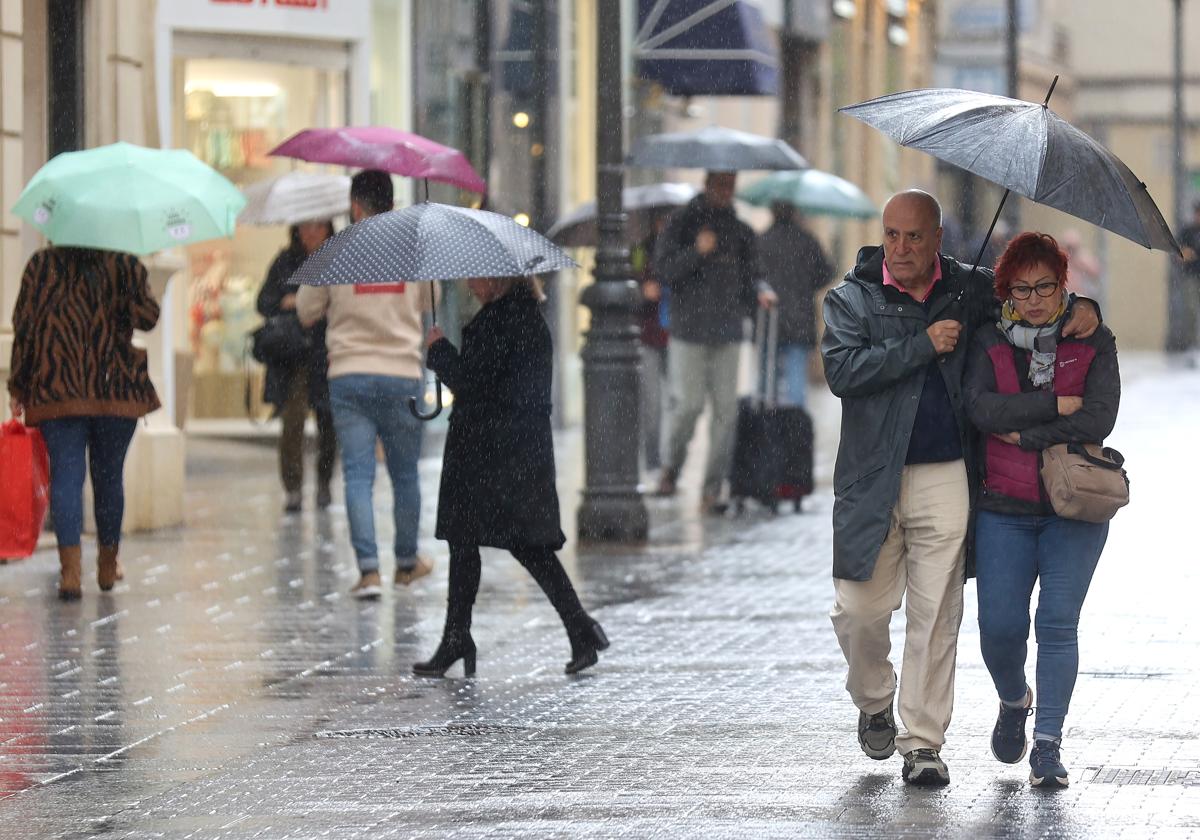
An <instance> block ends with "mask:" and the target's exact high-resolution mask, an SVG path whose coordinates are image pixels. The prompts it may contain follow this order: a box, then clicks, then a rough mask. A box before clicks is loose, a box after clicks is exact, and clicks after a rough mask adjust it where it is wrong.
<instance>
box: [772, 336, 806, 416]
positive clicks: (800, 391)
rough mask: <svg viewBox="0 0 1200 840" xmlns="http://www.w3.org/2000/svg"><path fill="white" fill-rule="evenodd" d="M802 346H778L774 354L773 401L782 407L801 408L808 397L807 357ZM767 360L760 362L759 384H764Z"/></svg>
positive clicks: (804, 347)
mask: <svg viewBox="0 0 1200 840" xmlns="http://www.w3.org/2000/svg"><path fill="white" fill-rule="evenodd" d="M811 350H812V348H810V347H807V346H805V345H803V344H780V345H779V350H778V352H777V353H776V354H775V401H776V404H778V405H782V406H796V405H798V406H803V405H804V402H805V400H806V399H807V397H808V355H809V352H810V351H811ZM766 373H767V359H766V358H765V357H764V358H763V360H762V369H761V370H760V371H759V376H760V377H762V378H761V379H760V380H759V381H760V383H765V382H766Z"/></svg>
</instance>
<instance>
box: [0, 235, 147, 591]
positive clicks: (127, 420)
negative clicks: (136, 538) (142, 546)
mask: <svg viewBox="0 0 1200 840" xmlns="http://www.w3.org/2000/svg"><path fill="white" fill-rule="evenodd" d="M156 323H158V302H157V301H155V300H154V298H153V296H152V295H151V293H150V284H149V279H148V276H147V273H146V268H145V266H143V265H142V263H141V262H140V261H139V260H138V259H137V257H135V256H133V255H132V254H124V253H117V252H114V251H98V250H93V249H90V248H59V247H50V248H44V249H42V250H40V251H38V252H37V253H35V254H34V255H33V256H32V257H30V258H29V262H28V263H27V264H26V265H25V273H24V274H23V275H22V277H21V290H20V292H19V294H18V296H17V302H16V307H15V308H14V310H13V346H12V364H11V366H10V371H11V374H10V377H9V380H8V392H9V394H10V401H9V406H10V408H11V410H12V414H13V416H14V417H20V416H21V415H22V414H24V416H25V422H26V423H28V424H29V425H31V426H37V427H38V429H39V430H40V431H41V433H42V437H43V438H44V439H45V441H46V449H47V451H48V452H49V455H50V509H51V511H52V512H53V517H54V532H55V537H56V538H57V539H58V559H59V566H60V577H59V583H58V595H59V597H60V598H62V599H63V600H74V599H76V598H79V597H80V596H81V595H82V580H81V576H82V569H81V566H82V561H81V557H82V553H81V545H80V544H81V541H82V537H81V534H82V531H83V482H84V473H85V470H90V472H91V477H92V492H93V496H94V501H95V515H96V530H97V537H98V541H99V558H98V561H97V570H96V582H97V583H98V584H99V586H100V589H101V590H102V591H105V592H107V591H108V590H110V589H112V588H113V586H114V585H115V583H116V582H117V581H118V580H120V579H121V578H122V577H123V576H124V573H123V570H122V568H121V564H120V560H119V557H118V552H119V548H120V543H121V520H122V519H123V517H124V514H125V487H124V466H125V454H126V452H127V451H128V449H129V443H130V441H131V440H132V439H133V433H134V429H135V427H136V424H137V418H138V417H142V416H143V415H146V414H149V413H150V412H151V411H154V410H155V409H156V408H158V407H159V402H158V395H157V394H156V393H155V391H154V385H153V384H152V383H151V382H150V374H149V371H148V369H147V366H146V351H145V350H142V349H140V348H138V347H135V346H134V345H133V331H134V330H150V329H153V328H154V325H155V324H156Z"/></svg>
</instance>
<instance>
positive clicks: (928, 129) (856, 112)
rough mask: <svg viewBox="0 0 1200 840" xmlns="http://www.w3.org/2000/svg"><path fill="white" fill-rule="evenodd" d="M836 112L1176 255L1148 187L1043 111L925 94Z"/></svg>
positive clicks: (998, 99)
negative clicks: (1147, 189)
mask: <svg viewBox="0 0 1200 840" xmlns="http://www.w3.org/2000/svg"><path fill="white" fill-rule="evenodd" d="M1051 90H1053V88H1051ZM1048 99H1049V97H1047V100H1048ZM840 110H841V111H842V112H843V113H845V114H849V115H850V116H852V117H854V118H855V119H859V120H862V121H863V122H865V123H866V124H867V125H869V126H872V127H874V128H877V129H879V130H880V131H882V132H883V133H884V134H886V135H887V136H889V137H891V138H892V139H893V140H895V141H896V142H897V143H899V144H900V145H901V146H907V147H909V148H913V149H919V150H921V151H923V152H926V153H927V154H930V155H933V156H934V157H936V158H937V159H939V160H944V161H946V162H947V163H951V164H954V165H955V166H958V167H960V168H962V169H965V170H966V171H968V172H971V173H973V174H975V175H978V176H980V177H981V178H986V179H987V180H989V181H991V182H993V183H995V184H999V185H1000V186H1002V187H1004V188H1006V189H1008V190H1011V191H1012V192H1015V193H1017V194H1018V195H1023V196H1025V197H1026V198H1028V199H1031V200H1033V201H1036V202H1037V203H1039V204H1044V205H1046V206H1047V207H1053V208H1055V209H1056V210H1061V211H1063V212H1064V213H1069V214H1070V215H1072V216H1075V217H1077V218H1080V219H1083V220H1084V221H1087V222H1091V223H1092V224H1094V225H1098V226H1099V227H1102V228H1104V229H1105V230H1110V231H1112V232H1113V233H1115V234H1117V235H1119V236H1123V237H1125V238H1126V239H1129V240H1132V241H1133V242H1136V243H1138V244H1139V245H1142V246H1144V247H1146V248H1156V249H1158V250H1160V251H1169V252H1171V253H1179V246H1178V245H1177V244H1176V242H1175V238H1174V237H1173V236H1172V235H1171V230H1170V228H1169V227H1168V226H1167V223H1166V221H1165V220H1164V219H1163V217H1162V213H1160V212H1159V210H1158V207H1157V206H1155V204H1154V201H1153V199H1151V198H1150V194H1149V193H1148V192H1147V191H1146V185H1145V184H1144V183H1142V181H1141V180H1139V179H1138V177H1137V176H1136V175H1134V174H1133V173H1132V172H1130V171H1129V167H1127V166H1126V165H1125V164H1124V163H1122V162H1121V160H1120V159H1119V158H1117V156H1116V155H1114V154H1113V153H1112V152H1110V151H1108V149H1106V148H1104V147H1103V146H1101V145H1100V144H1099V143H1097V142H1096V141H1095V140H1093V139H1092V138H1091V137H1089V136H1088V135H1086V134H1084V133H1083V132H1082V131H1080V130H1079V129H1077V128H1075V127H1074V126H1072V125H1071V124H1070V123H1068V122H1066V121H1065V120H1063V119H1062V118H1061V117H1059V116H1058V115H1057V114H1055V113H1054V112H1053V111H1051V110H1050V109H1049V108H1048V107H1047V106H1046V105H1045V104H1041V105H1038V104H1034V103H1031V102H1024V101H1022V100H1019V99H1009V98H1008V97H1005V96H994V95H992V94H986V93H976V92H974V91H969V90H957V89H954V88H932V89H925V90H912V91H905V92H902V93H895V94H891V95H890V96H881V97H879V98H878V99H872V100H869V101H867V102H860V103H858V104H857V105H850V106H847V107H845V108H842V109H840Z"/></svg>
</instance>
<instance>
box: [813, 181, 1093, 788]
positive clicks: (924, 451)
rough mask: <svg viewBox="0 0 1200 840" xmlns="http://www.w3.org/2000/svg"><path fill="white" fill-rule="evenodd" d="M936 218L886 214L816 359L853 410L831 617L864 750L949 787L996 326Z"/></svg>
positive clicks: (918, 202)
mask: <svg viewBox="0 0 1200 840" xmlns="http://www.w3.org/2000/svg"><path fill="white" fill-rule="evenodd" d="M941 237H942V227H941V207H940V206H939V205H938V203H937V200H936V199H935V198H934V197H933V196H931V195H929V194H928V193H925V192H922V191H920V190H908V191H906V192H901V193H898V194H897V195H895V196H893V197H892V198H891V200H889V201H888V203H887V205H886V206H885V207H884V210H883V246H882V247H867V248H863V249H862V250H860V251H859V254H858V260H857V264H856V265H855V267H854V268H853V269H852V270H851V271H850V272H849V273H848V274H847V275H846V278H845V280H844V281H843V282H842V283H841V284H840V285H838V286H837V287H836V288H834V289H833V290H831V291H830V293H829V294H828V295H827V296H826V298H825V325H826V330H825V335H824V337H823V339H822V342H821V354H822V357H823V360H824V363H825V376H826V378H827V379H828V381H829V387H830V389H831V390H832V391H833V392H834V393H835V394H836V395H837V396H839V397H841V399H842V430H841V442H840V444H839V447H838V456H837V464H836V466H835V468H834V496H835V499H834V509H833V528H834V546H833V576H834V591H835V604H834V608H833V611H832V613H831V618H832V619H833V626H834V630H835V631H836V633H837V637H838V642H839V644H840V645H841V648H842V652H843V653H844V654H845V657H846V662H847V665H848V666H849V673H848V675H847V679H846V689H847V690H848V691H849V693H850V697H851V699H852V700H853V701H854V704H855V706H857V707H858V709H859V716H858V739H859V745H860V746H861V747H862V750H863V752H864V753H866V754H867V755H868V756H870V757H871V758H874V759H880V760H883V759H886V758H888V757H889V756H891V755H892V754H894V753H895V752H896V750H897V749H899V750H900V752H901V753H902V754H903V755H904V766H903V769H902V771H901V776H902V777H903V779H904V780H905V781H907V782H909V783H912V784H946V783H948V782H949V781H950V774H949V771H948V770H947V769H946V765H945V762H944V761H942V758H941V755H940V753H941V749H942V745H943V743H944V742H945V733H946V728H947V727H948V726H949V725H950V714H951V710H952V707H953V701H954V664H955V655H956V647H957V642H958V628H959V623H960V622H961V620H962V608H963V595H962V587H963V582H964V579H965V576H966V546H967V540H968V531H969V525H970V520H971V503H970V500H971V488H972V487H973V486H974V481H973V479H974V474H975V459H974V437H975V435H974V432H973V431H972V430H971V428H970V427H969V425H968V420H967V417H966V411H965V408H964V405H963V393H962V378H963V370H964V363H965V358H966V350H967V348H968V346H969V345H970V339H971V334H972V332H973V331H974V330H975V329H976V328H978V327H980V326H982V325H984V324H987V323H990V322H992V321H994V320H995V317H996V302H995V296H994V293H993V290H992V284H993V277H992V272H991V271H990V270H988V269H980V270H978V271H977V272H976V273H975V274H974V276H972V275H971V272H970V267H969V266H965V265H962V264H961V263H959V262H958V261H957V260H954V259H952V258H950V257H947V256H945V255H943V254H940V253H939V249H940V246H941ZM1098 324H1099V318H1098V311H1097V310H1096V309H1095V307H1094V305H1090V303H1085V304H1084V305H1082V306H1076V307H1075V309H1074V312H1073V314H1072V317H1071V320H1070V321H1069V322H1068V324H1067V326H1066V328H1065V329H1064V334H1068V335H1070V334H1078V335H1080V336H1086V335H1090V334H1091V333H1092V332H1093V331H1094V330H1095V329H1096V326H1097V325H1098ZM902 601H903V602H904V604H905V610H906V619H907V629H906V635H905V643H904V659H903V667H902V673H901V676H900V680H899V712H900V720H901V722H902V724H903V725H904V727H905V730H904V731H903V732H900V733H897V730H896V724H895V720H894V717H893V713H892V704H893V702H894V700H895V698H896V694H897V679H896V672H895V670H894V669H893V666H892V663H891V661H890V659H889V654H890V651H891V641H890V636H889V625H890V622H891V616H892V613H893V612H895V611H896V610H897V609H899V608H900V604H901V602H902Z"/></svg>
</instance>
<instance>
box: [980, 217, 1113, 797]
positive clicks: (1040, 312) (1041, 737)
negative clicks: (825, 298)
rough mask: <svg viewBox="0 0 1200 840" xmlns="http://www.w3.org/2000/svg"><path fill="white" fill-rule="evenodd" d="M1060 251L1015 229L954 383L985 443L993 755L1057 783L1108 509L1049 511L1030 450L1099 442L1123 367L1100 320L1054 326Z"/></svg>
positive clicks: (983, 525) (1060, 307) (1059, 302)
mask: <svg viewBox="0 0 1200 840" xmlns="http://www.w3.org/2000/svg"><path fill="white" fill-rule="evenodd" d="M1067 276H1068V259H1067V254H1066V253H1065V251H1063V250H1062V249H1060V248H1059V245H1058V243H1057V242H1056V241H1055V240H1054V238H1053V237H1051V236H1049V235H1047V234H1044V233H1023V234H1021V235H1020V236H1018V237H1016V238H1015V239H1013V241H1012V242H1011V243H1010V244H1009V246H1008V248H1007V249H1005V251H1004V254H1003V255H1002V256H1001V257H1000V261H999V263H997V265H996V285H995V288H996V292H995V294H996V299H997V300H999V301H1001V302H1003V304H1004V308H1003V310H1002V313H1001V316H1000V321H999V323H997V324H996V325H994V326H990V327H985V328H982V329H980V330H979V331H978V332H977V333H976V334H975V338H974V341H973V343H972V346H971V348H970V352H969V354H968V358H967V371H966V380H965V383H964V390H965V396H966V405H967V411H968V412H969V414H970V417H971V422H972V423H973V424H974V425H975V427H976V428H977V429H978V430H979V431H980V432H981V434H982V437H983V440H982V441H981V450H982V451H983V452H984V453H985V456H984V458H983V459H982V464H981V467H982V469H981V470H980V473H979V479H978V480H980V481H981V488H982V491H981V492H980V493H979V494H978V504H977V507H978V514H977V519H976V526H975V570H976V572H975V573H976V585H977V588H978V593H979V644H980V647H981V648H982V650H983V660H984V662H985V663H986V664H987V668H988V672H989V673H990V674H991V675H992V681H993V682H994V683H995V686H996V692H997V694H998V695H999V697H1000V713H999V716H998V718H997V720H996V725H995V727H994V729H993V730H992V755H994V756H995V757H996V758H997V759H999V760H1000V761H1003V762H1005V763H1006V764H1016V763H1017V762H1018V761H1020V760H1021V758H1022V757H1023V756H1024V755H1025V750H1026V748H1027V746H1028V743H1027V741H1026V737H1025V719H1026V718H1027V717H1028V716H1029V715H1030V714H1033V713H1034V708H1035V706H1036V716H1035V717H1034V721H1033V741H1034V746H1033V751H1032V752H1031V753H1030V756H1029V764H1030V774H1029V780H1030V782H1031V783H1032V784H1033V785H1035V786H1038V785H1045V786H1049V787H1066V785H1067V778H1068V777H1067V770H1066V767H1064V766H1063V763H1062V758H1061V753H1060V745H1061V742H1062V736H1063V722H1064V720H1065V719H1066V716H1067V707H1068V706H1069V705H1070V702H1071V695H1072V693H1073V692H1074V688H1075V677H1076V675H1077V674H1078V672H1079V636H1078V630H1079V614H1080V611H1081V610H1082V608H1083V600H1084V598H1085V597H1086V596H1087V591H1088V586H1089V585H1090V584H1091V580H1092V574H1093V573H1094V572H1095V570H1096V565H1097V563H1098V562H1099V560H1100V552H1101V551H1103V550H1104V543H1105V540H1106V539H1107V537H1108V523H1107V522H1099V523H1097V522H1083V521H1079V520H1075V519H1066V518H1063V517H1061V516H1058V515H1056V514H1055V511H1054V508H1053V507H1052V506H1051V505H1050V503H1049V501H1048V498H1049V496H1048V494H1047V492H1046V488H1045V486H1044V485H1043V484H1042V480H1041V477H1040V473H1039V456H1040V453H1041V451H1042V450H1044V449H1048V448H1050V447H1051V446H1054V445H1055V444H1060V443H1103V442H1104V439H1105V438H1106V437H1108V435H1109V433H1110V432H1111V431H1112V429H1113V425H1114V424H1115V423H1116V420H1117V407H1118V405H1119V404H1120V401H1121V375H1120V370H1119V368H1118V366H1117V347H1116V342H1115V341H1114V339H1113V334H1112V332H1110V331H1109V329H1108V328H1107V327H1105V326H1103V325H1101V326H1100V328H1099V329H1097V330H1096V331H1095V332H1094V333H1092V334H1091V336H1090V337H1089V338H1087V339H1078V338H1071V339H1067V338H1063V337H1062V336H1061V329H1062V326H1063V324H1064V322H1065V321H1066V319H1067V311H1068V303H1069V301H1068V296H1067V290H1066V282H1067ZM1035 583H1037V584H1038V606H1037V612H1036V614H1035V616H1034V627H1035V631H1036V634H1037V669H1036V680H1035V682H1036V685H1037V692H1036V699H1037V702H1036V704H1035V702H1034V698H1035V693H1034V690H1033V689H1032V688H1030V687H1029V684H1028V682H1026V679H1025V659H1026V655H1027V645H1028V640H1029V601H1030V596H1031V595H1032V593H1033V586H1034V584H1035Z"/></svg>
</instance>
